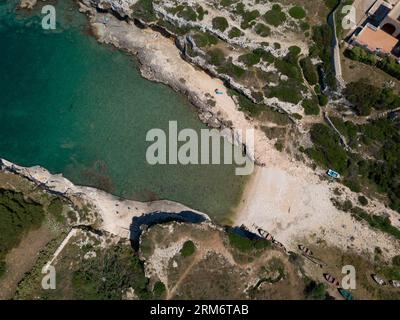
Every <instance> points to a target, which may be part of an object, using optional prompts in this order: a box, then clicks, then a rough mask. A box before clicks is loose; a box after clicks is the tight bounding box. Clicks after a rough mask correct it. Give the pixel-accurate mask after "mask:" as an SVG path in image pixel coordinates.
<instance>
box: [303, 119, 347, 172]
mask: <svg viewBox="0 0 400 320" xmlns="http://www.w3.org/2000/svg"><path fill="white" fill-rule="evenodd" d="M310 135H311V140H312V142H313V143H314V148H313V149H308V150H307V153H308V154H309V155H310V156H311V158H313V159H314V160H315V161H316V162H317V163H319V164H320V165H322V166H324V167H325V168H331V169H334V170H336V171H338V172H344V171H345V170H346V168H347V162H348V156H347V153H346V151H345V150H344V149H343V148H342V147H341V145H340V141H339V138H338V136H337V135H336V133H334V132H333V131H332V130H331V129H330V128H329V127H328V126H326V125H324V124H322V123H316V124H314V125H313V126H312V127H311V130H310Z"/></svg>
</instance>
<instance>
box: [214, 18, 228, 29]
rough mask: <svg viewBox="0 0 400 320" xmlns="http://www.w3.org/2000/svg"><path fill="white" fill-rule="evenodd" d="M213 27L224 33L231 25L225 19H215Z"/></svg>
mask: <svg viewBox="0 0 400 320" xmlns="http://www.w3.org/2000/svg"><path fill="white" fill-rule="evenodd" d="M212 26H213V28H214V29H217V30H219V31H221V32H224V31H225V30H226V29H228V27H229V24H228V21H227V20H226V19H225V18H224V17H215V18H214V19H213V20H212Z"/></svg>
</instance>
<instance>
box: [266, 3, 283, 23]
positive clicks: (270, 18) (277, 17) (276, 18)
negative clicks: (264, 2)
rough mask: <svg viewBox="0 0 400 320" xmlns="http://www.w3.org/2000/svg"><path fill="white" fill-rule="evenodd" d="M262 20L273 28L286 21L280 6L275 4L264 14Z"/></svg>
mask: <svg viewBox="0 0 400 320" xmlns="http://www.w3.org/2000/svg"><path fill="white" fill-rule="evenodd" d="M264 20H265V21H266V22H267V23H268V24H270V25H272V26H274V27H279V26H280V25H282V24H283V23H284V22H285V21H286V14H285V13H284V12H283V11H282V8H281V6H280V5H278V4H275V5H274V6H273V7H272V9H271V10H269V11H267V12H266V13H265V14H264Z"/></svg>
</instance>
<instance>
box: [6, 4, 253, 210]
mask: <svg viewBox="0 0 400 320" xmlns="http://www.w3.org/2000/svg"><path fill="white" fill-rule="evenodd" d="M14 5H15V1H4V0H3V1H0V157H2V158H6V159H8V160H10V161H13V162H15V163H18V164H20V165H23V166H31V165H41V166H43V167H45V168H47V169H49V170H50V171H51V172H53V173H63V174H64V175H65V176H66V177H67V178H69V179H71V180H72V181H73V182H74V183H77V184H81V185H89V186H95V187H98V188H101V189H103V190H106V191H108V192H111V193H113V194H116V195H119V196H122V197H125V198H130V199H136V200H142V201H147V200H152V199H170V200H175V201H179V202H182V203H185V204H187V205H189V206H191V207H193V208H195V209H198V210H203V211H206V212H207V213H209V214H210V215H211V216H213V217H215V218H222V217H225V216H227V215H228V214H229V212H230V210H231V208H232V206H234V205H236V204H237V201H238V199H239V198H240V196H241V192H242V189H243V184H244V183H245V181H246V178H243V177H238V176H235V172H234V166H229V165H207V166H204V165H201V166H194V165H192V166H182V165H175V166H171V165H168V166H150V165H148V164H147V162H146V159H145V152H146V149H147V147H148V146H149V143H148V142H146V141H145V136H146V132H147V131H148V130H149V129H151V128H162V129H166V128H168V121H169V120H176V121H178V127H179V128H180V129H183V128H193V129H196V130H200V129H201V128H205V126H204V125H203V124H201V123H200V121H199V120H198V119H197V115H196V113H195V112H194V110H193V107H192V106H190V105H189V104H188V103H187V102H186V100H185V99H184V97H182V96H180V95H178V94H176V93H175V92H173V91H172V90H171V89H170V88H168V87H166V86H163V85H159V84H155V83H152V82H149V81H147V80H144V79H142V78H141V77H140V74H139V72H138V70H137V66H136V63H135V61H134V60H133V58H132V57H130V56H128V55H126V54H124V53H121V52H119V51H116V50H115V49H113V48H111V47H108V46H104V45H100V44H98V43H97V42H96V41H95V40H94V39H93V38H92V37H90V36H88V35H87V32H86V28H87V26H86V17H85V16H84V15H82V14H80V13H78V12H77V9H76V7H75V5H74V4H73V3H72V2H70V1H62V2H61V1H60V2H59V4H57V6H56V7H57V15H58V16H57V23H58V25H57V30H56V31H51V32H49V31H44V30H42V28H41V25H40V17H41V16H40V12H34V13H32V14H30V15H29V16H27V14H26V13H23V14H22V13H17V14H16V13H15V11H14Z"/></svg>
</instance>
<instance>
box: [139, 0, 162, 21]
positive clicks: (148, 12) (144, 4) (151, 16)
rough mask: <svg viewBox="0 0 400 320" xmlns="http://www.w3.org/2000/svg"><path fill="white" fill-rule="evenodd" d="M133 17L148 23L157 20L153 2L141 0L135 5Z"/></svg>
mask: <svg viewBox="0 0 400 320" xmlns="http://www.w3.org/2000/svg"><path fill="white" fill-rule="evenodd" d="M133 16H134V17H135V18H138V19H143V20H144V21H147V22H152V21H155V20H157V16H156V13H155V11H154V7H153V0H139V1H138V2H136V3H135V4H134V5H133Z"/></svg>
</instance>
